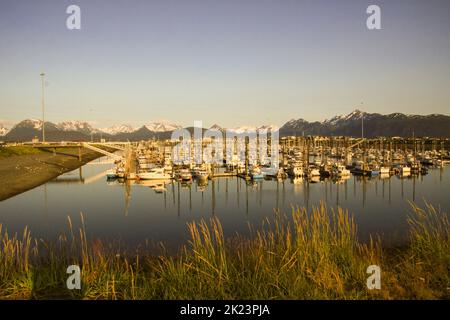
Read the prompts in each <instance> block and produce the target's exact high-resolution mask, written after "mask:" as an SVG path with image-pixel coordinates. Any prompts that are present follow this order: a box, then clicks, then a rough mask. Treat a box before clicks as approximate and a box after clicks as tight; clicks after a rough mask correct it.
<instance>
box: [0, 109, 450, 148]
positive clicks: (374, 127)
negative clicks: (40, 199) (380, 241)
mask: <svg viewBox="0 0 450 320" xmlns="http://www.w3.org/2000/svg"><path fill="white" fill-rule="evenodd" d="M275 127H276V126H273V125H264V126H260V127H251V126H242V127H238V128H233V129H228V128H227V130H231V131H233V132H235V133H237V134H240V133H243V132H245V131H247V130H254V129H257V130H263V129H274V128H275ZM362 127H363V128H364V130H362ZM179 128H182V126H180V125H177V124H172V123H167V122H150V123H148V124H146V125H143V126H141V127H139V128H135V127H133V126H131V125H128V124H122V125H114V126H112V127H109V128H103V129H97V128H94V127H93V126H92V125H90V124H89V123H87V122H83V121H63V122H60V123H57V124H55V123H52V122H47V121H46V122H45V134H46V140H48V141H62V140H66V141H90V140H91V139H95V140H98V139H99V138H105V139H107V140H117V141H119V140H122V141H126V140H129V141H139V140H147V139H151V138H157V139H168V138H170V136H171V133H172V131H173V130H175V129H179ZM186 129H188V130H189V131H190V132H192V130H193V128H192V127H190V128H186ZM211 129H215V130H221V131H223V130H224V129H223V127H221V126H220V125H218V124H214V125H213V126H212V127H211ZM41 130H42V120H35V119H27V120H24V121H21V122H19V123H18V124H16V125H14V126H13V127H12V128H11V129H9V128H8V127H6V126H4V125H2V124H0V140H5V141H31V139H32V138H33V137H39V138H40V137H41V135H42V131H41ZM362 131H364V137H377V136H403V137H410V136H412V135H413V134H414V135H415V136H417V137H419V136H429V137H450V116H446V115H441V114H430V115H405V114H402V113H391V114H388V115H382V114H379V113H367V112H363V111H361V110H354V111H353V112H351V113H349V114H347V115H340V116H335V117H333V118H331V119H328V120H324V121H321V122H319V121H314V122H308V121H306V120H304V119H292V120H290V121H288V122H286V123H285V124H284V125H283V126H281V127H280V136H300V135H325V136H330V135H331V136H354V137H360V136H361V135H362V134H363V132H362Z"/></svg>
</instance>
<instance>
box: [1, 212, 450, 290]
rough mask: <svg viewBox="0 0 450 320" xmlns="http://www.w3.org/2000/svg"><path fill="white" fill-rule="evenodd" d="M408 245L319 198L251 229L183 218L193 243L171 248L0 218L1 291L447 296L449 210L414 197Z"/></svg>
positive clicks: (449, 262) (449, 260) (216, 221)
mask: <svg viewBox="0 0 450 320" xmlns="http://www.w3.org/2000/svg"><path fill="white" fill-rule="evenodd" d="M411 208H412V210H411V216H410V218H409V220H408V222H409V225H410V242H409V244H408V246H406V247H404V248H401V249H395V250H392V249H391V250H386V249H383V248H382V246H381V241H380V240H379V238H375V239H373V240H372V241H370V242H369V243H368V244H362V243H360V242H359V241H358V240H357V230H356V225H355V223H354V221H353V219H352V218H351V217H350V215H349V214H348V213H347V212H346V211H344V210H343V209H340V208H338V209H337V210H333V209H328V208H327V207H326V206H325V205H320V206H319V207H315V208H313V209H312V210H311V211H309V212H308V211H307V210H306V209H305V208H295V209H294V210H293V212H292V214H290V215H284V214H281V213H277V214H276V215H275V216H274V217H273V218H272V219H267V220H266V221H264V223H263V225H262V226H261V227H259V228H257V229H255V228H253V227H251V233H250V234H251V235H250V236H246V237H244V236H235V237H231V238H224V232H223V230H222V226H221V223H220V221H219V220H218V219H217V218H213V219H210V220H209V221H201V222H199V223H191V224H188V230H189V233H190V241H189V243H188V244H187V245H186V246H185V247H183V249H182V250H181V251H180V252H179V254H178V255H176V256H171V255H169V254H167V253H162V254H160V255H159V256H155V255H151V254H150V253H149V252H148V251H146V250H145V249H140V250H136V251H135V252H130V251H123V250H122V249H121V247H120V245H119V244H106V243H104V242H101V241H88V240H87V236H86V230H85V228H84V217H83V215H81V216H80V220H81V222H82V223H81V228H80V229H79V230H74V228H73V224H72V221H71V220H70V219H69V220H68V224H69V232H68V233H67V234H66V235H62V236H60V237H59V240H58V241H56V242H54V243H49V242H47V241H44V240H42V239H34V238H32V237H31V234H30V232H29V230H28V229H25V230H24V233H23V235H21V237H19V236H18V235H9V234H8V233H7V231H6V230H3V229H2V228H1V226H0V238H1V250H0V266H1V268H0V298H3V299H29V298H31V299H52V298H68V299H379V298H385V299H423V298H424V299H439V298H440V299H442V298H443V299H448V298H449V291H450V289H449V288H450V278H449V274H450V272H449V266H450V241H449V240H450V239H449V226H450V224H449V221H448V216H447V215H446V214H445V213H443V212H441V211H439V210H435V209H434V208H433V207H432V206H430V205H426V206H425V208H424V209H422V208H419V207H417V206H416V205H415V204H411ZM72 264H76V265H79V266H80V267H81V269H82V289H81V290H68V289H67V288H66V279H67V277H68V275H67V274H66V268H67V267H68V266H69V265H72ZM373 264H375V265H379V266H380V267H381V270H382V278H381V279H382V287H381V290H368V289H367V287H366V279H367V277H368V274H366V269H367V267H368V266H369V265H373Z"/></svg>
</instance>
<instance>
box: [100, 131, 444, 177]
mask: <svg viewBox="0 0 450 320" xmlns="http://www.w3.org/2000/svg"><path fill="white" fill-rule="evenodd" d="M258 142H259V140H257V141H256V142H254V143H253V145H254V146H255V145H256V148H257V150H256V152H254V154H253V156H252V155H250V152H249V149H250V145H252V142H251V141H250V139H249V138H248V137H245V136H244V137H241V138H240V139H237V138H234V139H225V143H223V144H221V145H220V147H219V148H223V150H220V151H221V152H222V153H221V154H222V155H225V154H226V152H227V151H228V154H227V156H226V157H225V156H223V157H221V158H219V161H215V162H214V163H211V161H209V160H210V159H211V156H210V155H209V154H207V152H205V149H208V148H209V149H208V150H211V149H212V150H213V151H212V153H214V152H217V150H215V149H213V148H211V146H210V145H214V143H213V142H211V141H210V140H209V141H208V140H207V141H204V140H197V141H196V140H193V141H192V142H190V145H188V146H187V147H186V146H185V151H184V152H185V153H186V154H187V155H185V156H184V157H183V161H182V162H179V163H177V164H175V163H174V162H173V157H174V149H175V148H176V146H177V144H179V143H178V142H176V141H173V140H165V141H157V140H155V141H148V142H138V143H133V144H131V143H129V144H126V146H125V147H124V149H122V151H123V156H121V157H117V156H115V157H116V166H115V167H113V168H111V170H109V171H108V172H107V178H108V179H115V178H121V179H127V180H135V179H137V180H170V179H175V180H182V181H185V182H187V181H192V180H193V179H198V180H201V181H204V180H208V179H209V180H211V179H214V178H218V177H232V176H237V177H240V178H243V179H245V180H251V181H256V180H259V179H265V178H276V179H286V178H293V179H299V178H301V179H307V180H308V181H309V182H317V181H319V180H321V179H322V180H323V179H324V178H331V179H333V180H337V181H338V180H341V179H346V178H348V177H349V176H350V175H357V176H378V175H379V176H381V177H382V178H390V177H392V176H400V177H408V176H410V175H425V174H427V172H428V170H429V168H431V167H444V166H445V165H446V164H449V163H450V153H449V151H448V150H449V149H448V144H449V141H448V139H421V138H412V139H401V138H396V139H395V138H393V139H392V138H389V139H387V138H379V139H364V138H360V139H357V138H347V137H313V136H310V137H283V138H281V139H280V141H279V148H277V152H279V154H278V155H277V156H276V157H275V161H276V162H275V163H274V162H273V161H272V162H271V161H270V159H268V158H269V156H267V155H270V152H271V150H270V149H271V146H270V143H269V144H268V145H265V146H263V147H261V148H260V147H259V146H258ZM196 145H198V146H199V149H198V150H199V151H200V153H199V154H200V157H198V156H196V155H195V154H194V150H195V149H196ZM227 145H228V146H230V145H231V148H230V149H228V150H227ZM94 150H95V149H94ZM186 150H187V151H186ZM216 160H217V159H216Z"/></svg>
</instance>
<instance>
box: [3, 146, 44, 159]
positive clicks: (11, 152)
mask: <svg viewBox="0 0 450 320" xmlns="http://www.w3.org/2000/svg"><path fill="white" fill-rule="evenodd" d="M41 153H43V151H41V150H39V149H37V148H33V147H30V146H14V147H0V158H2V157H11V156H21V155H27V154H41Z"/></svg>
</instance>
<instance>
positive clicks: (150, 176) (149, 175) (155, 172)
mask: <svg viewBox="0 0 450 320" xmlns="http://www.w3.org/2000/svg"><path fill="white" fill-rule="evenodd" d="M136 176H137V177H138V179H141V180H163V179H170V178H171V177H170V174H168V173H165V172H164V168H153V169H151V170H150V171H145V172H139V173H137V174H136Z"/></svg>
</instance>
